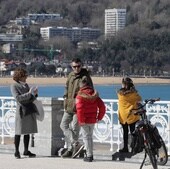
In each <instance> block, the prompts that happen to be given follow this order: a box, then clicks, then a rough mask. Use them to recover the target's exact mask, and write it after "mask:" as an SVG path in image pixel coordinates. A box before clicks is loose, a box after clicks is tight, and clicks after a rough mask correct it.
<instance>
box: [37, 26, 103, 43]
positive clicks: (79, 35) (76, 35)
mask: <svg viewBox="0 0 170 169" xmlns="http://www.w3.org/2000/svg"><path fill="white" fill-rule="evenodd" d="M40 34H41V37H42V38H43V39H44V40H49V39H50V38H54V37H57V36H58V37H61V36H64V37H67V38H68V39H70V41H76V42H78V41H82V40H86V41H90V40H95V39H97V38H98V37H99V36H100V29H92V28H78V27H72V28H67V27H45V28H40Z"/></svg>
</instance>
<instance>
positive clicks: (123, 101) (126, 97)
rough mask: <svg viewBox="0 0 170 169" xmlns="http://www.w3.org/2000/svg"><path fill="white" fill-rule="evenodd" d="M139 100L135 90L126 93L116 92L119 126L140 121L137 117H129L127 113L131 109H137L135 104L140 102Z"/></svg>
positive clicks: (139, 97)
mask: <svg viewBox="0 0 170 169" xmlns="http://www.w3.org/2000/svg"><path fill="white" fill-rule="evenodd" d="M141 99H142V98H141V96H140V95H139V94H138V93H137V91H136V90H132V91H128V92H126V93H125V92H122V91H121V90H120V91H119V92H118V113H119V121H120V123H121V124H125V123H127V124H132V123H134V122H136V121H138V120H139V119H140V117H139V116H138V115H133V114H131V115H129V112H130V110H131V109H134V108H137V105H136V103H137V102H140V101H141ZM128 115H129V117H128Z"/></svg>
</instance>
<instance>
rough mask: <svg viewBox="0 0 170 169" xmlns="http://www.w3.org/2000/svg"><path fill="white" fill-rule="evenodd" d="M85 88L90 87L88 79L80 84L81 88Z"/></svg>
mask: <svg viewBox="0 0 170 169" xmlns="http://www.w3.org/2000/svg"><path fill="white" fill-rule="evenodd" d="M84 86H89V82H88V81H87V78H84V79H83V80H82V81H81V82H80V88H81V87H84Z"/></svg>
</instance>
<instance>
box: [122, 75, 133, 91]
mask: <svg viewBox="0 0 170 169" xmlns="http://www.w3.org/2000/svg"><path fill="white" fill-rule="evenodd" d="M122 84H124V85H125V86H126V90H130V89H134V88H135V86H134V84H133V81H132V79H131V78H129V77H126V78H123V79H122Z"/></svg>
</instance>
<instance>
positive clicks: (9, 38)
mask: <svg viewBox="0 0 170 169" xmlns="http://www.w3.org/2000/svg"><path fill="white" fill-rule="evenodd" d="M22 40H23V35H18V34H0V42H21V41H22Z"/></svg>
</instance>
